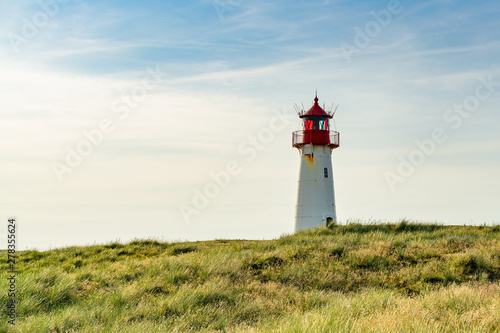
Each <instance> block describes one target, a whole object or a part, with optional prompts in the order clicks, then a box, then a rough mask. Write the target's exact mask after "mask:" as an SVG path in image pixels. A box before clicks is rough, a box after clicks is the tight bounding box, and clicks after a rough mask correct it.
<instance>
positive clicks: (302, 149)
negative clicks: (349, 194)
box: [292, 94, 339, 232]
mask: <svg viewBox="0 0 500 333" xmlns="http://www.w3.org/2000/svg"><path fill="white" fill-rule="evenodd" d="M298 115H299V117H300V118H301V119H302V123H301V125H302V130H300V131H295V132H293V134H292V146H293V147H295V148H297V149H298V150H299V155H300V171H299V185H298V192H297V207H296V212H295V228H294V232H297V231H300V230H304V229H311V228H315V227H318V226H329V225H330V224H334V223H336V222H337V214H336V211H335V194H334V190H333V170H332V151H333V150H334V149H335V148H338V147H339V133H338V132H336V131H330V121H331V119H332V118H333V115H334V113H331V112H330V113H327V112H326V111H325V110H323V108H321V106H319V104H318V96H317V94H316V96H315V98H314V105H313V106H312V107H311V108H310V109H309V110H308V111H305V110H299V111H298Z"/></svg>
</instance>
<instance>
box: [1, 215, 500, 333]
mask: <svg viewBox="0 0 500 333" xmlns="http://www.w3.org/2000/svg"><path fill="white" fill-rule="evenodd" d="M498 229H499V228H498V226H495V227H486V226H481V227H466V226H460V227H459V226H441V225H437V224H418V223H410V222H408V221H401V222H399V223H396V224H362V223H351V224H348V225H345V226H333V227H330V228H318V229H313V230H306V231H303V232H300V233H297V234H295V235H286V236H283V237H281V238H279V239H276V240H266V241H248V240H216V241H208V242H191V243H168V242H159V241H157V240H151V239H150V240H134V241H132V242H130V243H128V244H121V243H119V242H113V243H110V244H105V245H93V246H88V247H68V248H63V249H54V250H50V251H45V252H39V251H20V252H19V253H18V261H17V265H16V269H17V271H18V279H17V293H16V299H17V308H16V311H17V321H16V326H15V327H10V326H7V321H8V313H7V310H6V309H7V307H2V309H1V310H0V320H1V322H0V332H6V331H9V332H117V331H123V332H146V333H147V332H305V331H310V332H372V331H373V332H410V331H413V332H472V331H474V332H497V331H498V327H500V317H499V316H498V311H497V310H498V309H499V308H500V298H499V297H498V295H500V232H498ZM1 258H2V259H1V260H0V269H1V272H2V275H1V279H0V288H2V290H7V289H8V280H7V278H6V277H7V275H6V274H7V273H6V272H8V265H7V261H6V260H5V258H6V252H5V251H2V257H1ZM6 302H7V294H6V293H0V303H1V304H6Z"/></svg>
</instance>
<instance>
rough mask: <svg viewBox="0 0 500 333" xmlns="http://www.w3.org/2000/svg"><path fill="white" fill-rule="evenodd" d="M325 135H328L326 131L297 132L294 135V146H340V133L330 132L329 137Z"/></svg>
mask: <svg viewBox="0 0 500 333" xmlns="http://www.w3.org/2000/svg"><path fill="white" fill-rule="evenodd" d="M304 132H306V135H304ZM325 134H326V133H325V132H324V131H318V130H312V131H308V130H302V131H295V132H293V133H292V146H293V147H296V146H300V145H306V144H310V143H315V144H325V145H329V146H331V147H332V148H337V147H338V146H340V134H339V132H335V131H329V135H328V136H326V135H325Z"/></svg>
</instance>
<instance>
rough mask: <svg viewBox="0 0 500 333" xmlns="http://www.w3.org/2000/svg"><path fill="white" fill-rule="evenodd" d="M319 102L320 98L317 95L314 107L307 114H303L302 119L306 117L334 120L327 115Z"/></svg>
mask: <svg viewBox="0 0 500 333" xmlns="http://www.w3.org/2000/svg"><path fill="white" fill-rule="evenodd" d="M318 100H319V99H318V96H317V95H316V97H314V105H313V106H312V107H311V108H310V109H309V110H307V112H303V113H302V114H301V115H300V118H304V117H325V118H332V117H333V116H332V115H330V114H328V113H326V111H325V110H323V108H322V107H321V106H319V104H318Z"/></svg>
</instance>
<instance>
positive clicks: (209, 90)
mask: <svg viewBox="0 0 500 333" xmlns="http://www.w3.org/2000/svg"><path fill="white" fill-rule="evenodd" d="M499 55H500V2H498V1H493V0H487V1H481V2H471V1H458V0H456V1H454V0H435V1H410V0H401V1H392V0H391V1H334V0H321V1H299V0H292V1H290V0H289V1H280V0H278V1H261V0H254V1H247V0H216V1H214V0H183V1H159V0H158V1H153V0H142V1H136V0H134V1H132V0H129V1H126V0H122V1H106V0H104V1H102V0H101V1H77V0H42V1H27V0H26V1H12V0H1V1H0V70H1V72H0V73H1V75H0V105H1V107H0V170H1V172H0V220H3V221H4V222H2V223H0V242H1V246H0V247H1V248H6V247H7V246H6V245H7V233H8V229H7V225H8V218H10V217H15V218H16V221H17V248H18V249H20V250H25V249H38V250H47V249H53V248H58V247H63V246H71V245H91V244H96V243H97V244H102V243H109V242H112V241H120V242H128V241H130V240H133V239H144V238H152V239H158V240H163V241H184V240H189V241H196V240H209V239H222V238H231V239H273V238H277V237H280V236H281V235H283V234H289V233H292V231H293V224H294V213H295V204H296V197H297V180H298V171H299V154H298V151H297V150H296V149H294V148H292V146H291V136H292V132H293V131H295V130H297V129H299V128H300V127H299V126H300V122H299V118H298V116H297V114H296V111H295V108H294V106H295V105H297V106H299V107H300V108H302V105H303V106H304V108H305V109H308V108H309V107H310V106H312V103H313V99H314V96H315V91H316V90H317V94H318V98H319V100H320V104H321V105H323V103H324V105H325V109H327V110H328V109H330V108H331V107H332V105H333V106H337V105H338V106H339V107H338V109H337V112H336V114H335V118H334V120H335V122H334V126H332V130H337V131H339V132H340V147H339V148H338V149H336V150H334V151H333V155H332V161H333V169H334V182H335V197H336V206H337V217H338V219H339V223H341V224H343V223H348V222H352V221H363V222H364V223H373V222H397V221H399V220H401V219H408V220H411V221H420V222H437V223H442V224H447V225H448V224H457V225H463V224H468V225H481V224H487V225H490V224H499V223H500V205H499V202H500V190H499V189H500V177H499V171H500V134H499V130H498V128H499V125H500V114H499V112H498V111H499V105H500V66H499V65H500V57H499ZM2 225H3V227H1V226H2Z"/></svg>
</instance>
